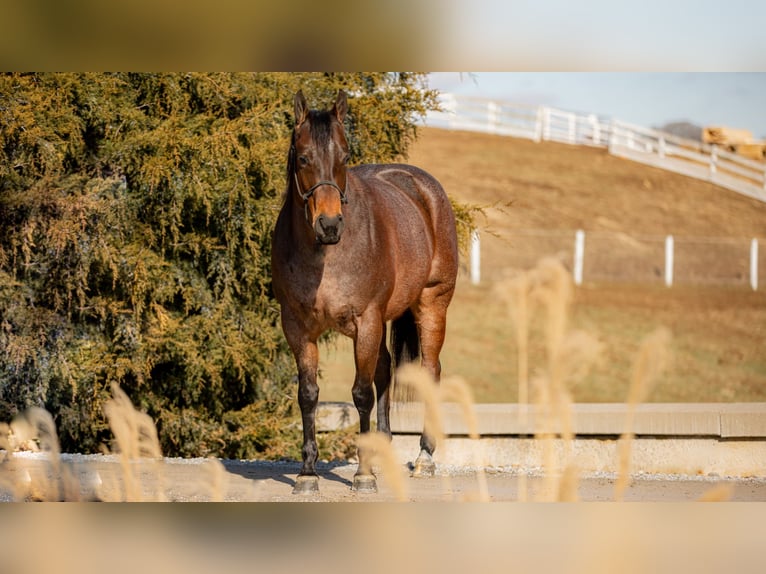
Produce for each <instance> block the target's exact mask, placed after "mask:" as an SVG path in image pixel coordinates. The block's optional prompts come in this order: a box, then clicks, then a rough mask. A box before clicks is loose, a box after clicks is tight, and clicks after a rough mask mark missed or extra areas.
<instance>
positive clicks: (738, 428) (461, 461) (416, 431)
mask: <svg viewBox="0 0 766 574" xmlns="http://www.w3.org/2000/svg"><path fill="white" fill-rule="evenodd" d="M474 412H475V414H476V419H477V424H478V427H479V428H478V432H479V434H480V435H481V438H480V439H479V440H478V441H476V440H472V439H470V438H468V429H467V427H466V424H465V421H464V420H463V417H462V415H461V412H460V407H459V405H456V404H451V403H446V404H443V405H441V415H442V424H443V429H444V432H445V434H446V435H447V436H448V438H447V439H446V441H445V444H443V445H441V446H440V447H439V448H438V449H437V451H436V455H435V459H436V462H437V463H439V464H449V465H461V466H477V465H480V466H484V467H506V468H513V469H518V470H520V471H521V470H528V471H533V470H536V469H541V468H542V467H543V466H544V460H546V457H548V460H551V457H553V460H555V461H557V467H558V468H562V467H563V466H564V465H566V464H575V465H576V466H577V468H578V469H579V470H580V471H582V472H617V471H618V468H619V465H618V462H619V457H618V446H619V442H620V439H619V437H620V435H621V434H622V433H624V432H626V431H627V432H632V433H634V435H635V438H634V440H633V442H632V446H631V471H632V472H634V473H647V474H656V473H667V474H684V475H719V476H736V477H745V476H754V477H766V403H728V404H727V403H709V404H708V403H698V404H687V403H678V404H670V403H656V404H651V403H650V404H642V405H639V406H638V407H637V409H636V411H635V415H634V419H633V425H632V428H631V429H626V428H625V424H626V422H625V421H626V416H627V412H628V407H627V406H626V405H624V404H611V403H608V404H575V405H573V406H572V409H571V431H572V433H573V434H574V436H575V438H574V440H572V441H568V440H564V439H562V438H561V437H560V434H561V431H562V430H563V429H562V425H561V422H560V421H559V420H557V419H555V418H554V417H549V416H547V413H546V412H544V411H541V410H540V409H539V408H536V407H534V406H529V407H527V411H526V415H524V413H523V412H522V411H521V407H520V406H519V405H515V404H477V405H475V406H474ZM357 423H358V417H357V413H356V409H355V407H354V406H353V405H352V404H350V403H321V404H320V407H319V413H318V428H319V429H320V430H323V431H328V430H333V429H339V428H344V427H348V426H352V425H355V424H357ZM391 426H392V431H393V433H394V440H393V445H394V448H395V450H396V453H397V456H399V458H400V460H401V462H402V463H403V464H404V463H406V462H409V461H411V460H412V458H413V457H415V456H416V455H417V453H418V440H419V435H420V432H421V431H422V428H423V407H422V405H421V404H416V403H413V404H404V405H395V406H394V408H392V417H391ZM542 435H548V436H549V438H539V437H541V436H542ZM535 436H537V437H538V438H535Z"/></svg>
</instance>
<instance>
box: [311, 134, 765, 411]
mask: <svg viewBox="0 0 766 574" xmlns="http://www.w3.org/2000/svg"><path fill="white" fill-rule="evenodd" d="M409 161H410V162H411V163H413V164H415V165H419V166H420V167H423V168H424V169H426V170H428V171H430V172H431V173H432V174H434V175H435V176H436V177H437V178H438V179H439V180H440V181H441V182H442V184H443V185H444V187H445V188H446V189H447V191H448V192H449V193H450V195H452V196H453V197H455V198H456V199H459V200H461V201H466V202H470V203H473V204H478V205H492V204H495V203H507V202H510V207H508V208H505V209H489V210H488V211H487V221H486V222H485V223H486V225H487V226H488V227H489V228H491V230H492V231H493V233H494V234H495V235H488V234H485V235H484V237H485V239H483V243H482V267H483V272H482V273H483V276H486V277H488V280H487V281H483V282H482V284H481V285H478V286H473V285H471V284H470V283H469V282H468V280H467V277H465V276H464V275H461V277H460V280H459V284H458V289H457V292H456V295H455V299H454V301H453V303H452V305H451V307H450V313H449V316H448V332H447V341H446V344H445V347H444V350H443V352H442V365H443V372H444V375H460V376H462V377H463V378H465V380H466V381H468V382H469V383H470V385H471V388H472V390H473V392H474V395H475V398H476V400H477V401H479V402H514V401H516V400H517V397H518V395H517V383H516V380H517V375H516V368H517V365H516V361H517V353H516V343H515V337H514V328H513V324H512V322H511V319H510V315H509V312H508V308H507V304H506V303H505V297H504V296H503V289H504V287H503V285H504V284H503V281H502V280H500V279H499V278H502V277H503V276H504V275H507V274H508V273H506V271H508V270H506V269H505V267H506V266H507V259H508V257H507V254H508V253H509V250H511V249H520V250H523V249H525V246H524V245H523V244H519V242H518V241H511V240H510V239H509V235H510V234H511V232H512V231H513V230H514V229H523V228H542V229H552V230H558V229H560V230H574V229H577V228H582V229H585V230H586V231H611V232H615V231H616V232H622V233H634V234H657V235H662V234H668V233H672V234H675V235H677V236H684V235H686V236H708V237H710V236H712V237H741V238H743V239H745V238H750V237H761V238H764V237H766V204H763V203H760V202H758V201H755V200H752V199H749V198H745V197H742V196H739V195H737V194H735V193H733V192H728V191H725V190H723V189H720V188H716V187H715V186H712V185H710V184H708V183H706V182H701V181H696V180H693V179H690V178H686V177H683V176H679V175H675V174H670V173H667V172H664V171H662V170H658V169H654V168H650V167H647V166H643V165H639V164H635V163H633V162H630V161H627V160H622V159H619V158H615V157H612V156H609V155H608V153H607V152H606V151H604V150H599V149H590V148H583V147H574V146H566V145H562V144H554V143H534V142H530V141H526V140H518V139H514V138H507V137H500V136H491V135H484V134H475V133H466V132H448V131H443V130H429V129H425V130H423V131H422V132H421V137H420V139H419V140H418V142H417V143H416V144H415V146H414V148H413V150H412V153H411V155H410V158H409ZM748 240H749V239H748ZM762 283H763V282H762ZM570 315H571V321H570V326H571V328H572V329H579V330H583V331H585V332H587V333H589V334H590V335H592V336H593V337H595V338H596V339H597V340H598V341H599V342H600V343H601V344H602V353H601V356H600V360H599V361H598V362H597V363H596V365H595V366H594V368H593V369H592V371H591V373H590V374H589V376H587V377H586V378H585V379H583V380H582V381H580V382H579V383H578V384H577V385H576V386H574V388H572V389H571V391H572V394H573V397H574V399H575V400H576V401H579V402H623V401H624V400H625V399H626V395H627V390H628V386H629V383H630V370H631V365H632V363H633V361H634V359H635V355H636V353H637V350H638V348H639V345H640V342H641V340H642V338H643V337H644V336H645V335H647V334H648V333H650V332H651V331H652V330H653V329H655V328H656V327H659V326H665V327H668V328H669V329H670V331H671V333H672V335H673V338H672V342H671V349H670V350H671V362H670V364H669V367H668V368H667V370H666V372H665V374H664V375H663V376H662V377H661V379H660V380H659V381H658V383H657V384H656V386H655V388H654V390H653V392H652V393H651V394H650V396H649V397H648V400H649V401H654V402H715V401H726V402H735V401H766V287H764V288H763V289H761V290H759V291H757V292H753V291H751V290H750V289H749V288H748V287H747V286H744V285H743V286H726V287H711V286H689V285H679V286H674V287H672V288H666V287H664V286H663V285H661V284H627V283H610V284H589V283H587V282H586V284H584V285H583V286H581V287H578V288H576V289H575V291H574V297H573V302H572V306H571V313H570ZM539 331H540V328H539V326H538V327H535V325H533V328H532V335H533V337H532V340H531V346H530V372H531V375H532V376H534V374H535V372H536V370H539V369H543V368H544V366H545V360H544V351H543V342H542V336H541V334H540V332H539ZM320 368H321V370H322V373H321V383H320V384H321V388H322V390H321V395H320V398H321V399H322V400H342V401H348V400H350V398H351V394H350V389H351V383H352V381H353V358H352V356H351V345H350V341H347V340H345V339H338V340H337V341H335V342H332V343H329V344H328V345H325V346H323V348H322V350H321V362H320Z"/></svg>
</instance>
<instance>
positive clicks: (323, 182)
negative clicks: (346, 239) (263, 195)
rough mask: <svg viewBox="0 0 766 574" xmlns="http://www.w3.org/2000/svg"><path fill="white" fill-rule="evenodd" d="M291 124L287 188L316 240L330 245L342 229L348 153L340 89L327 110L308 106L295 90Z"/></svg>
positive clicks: (344, 115)
mask: <svg viewBox="0 0 766 574" xmlns="http://www.w3.org/2000/svg"><path fill="white" fill-rule="evenodd" d="M294 105H295V128H294V130H293V140H292V146H291V147H290V156H289V159H288V172H289V173H288V178H291V179H290V181H289V182H288V189H292V193H293V196H294V197H293V200H294V201H297V202H302V203H303V209H304V212H305V214H306V222H307V224H308V225H310V226H311V228H312V229H313V231H314V234H315V236H316V240H317V242H318V243H321V244H324V245H332V244H335V243H338V241H340V237H341V234H342V233H343V209H342V207H343V204H344V203H346V202H347V197H346V184H347V182H346V170H347V163H348V157H349V150H348V142H347V141H346V134H345V131H344V129H343V120H344V118H345V117H346V112H347V111H348V103H347V101H346V94H345V92H343V91H342V90H341V91H339V92H338V97H337V99H336V101H335V104H334V105H333V107H332V109H331V110H322V111H316V110H309V109H308V106H307V105H306V98H305V97H304V96H303V93H302V92H300V91H299V92H298V93H297V94H295V100H294Z"/></svg>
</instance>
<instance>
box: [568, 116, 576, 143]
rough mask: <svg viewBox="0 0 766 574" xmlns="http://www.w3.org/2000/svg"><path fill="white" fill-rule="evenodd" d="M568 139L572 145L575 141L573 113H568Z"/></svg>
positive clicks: (574, 117) (574, 118)
mask: <svg viewBox="0 0 766 574" xmlns="http://www.w3.org/2000/svg"><path fill="white" fill-rule="evenodd" d="M568 140H569V143H570V144H572V145H574V144H575V143H577V116H575V115H574V114H569V133H568Z"/></svg>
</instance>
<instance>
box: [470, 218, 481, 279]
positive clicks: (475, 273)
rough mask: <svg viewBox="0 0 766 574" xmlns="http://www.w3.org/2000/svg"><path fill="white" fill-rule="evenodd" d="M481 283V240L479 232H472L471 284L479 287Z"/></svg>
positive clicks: (475, 230) (476, 230)
mask: <svg viewBox="0 0 766 574" xmlns="http://www.w3.org/2000/svg"><path fill="white" fill-rule="evenodd" d="M479 281H481V239H480V238H479V230H478V229H474V230H473V231H472V232H471V283H473V284H474V285H478V284H479Z"/></svg>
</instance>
